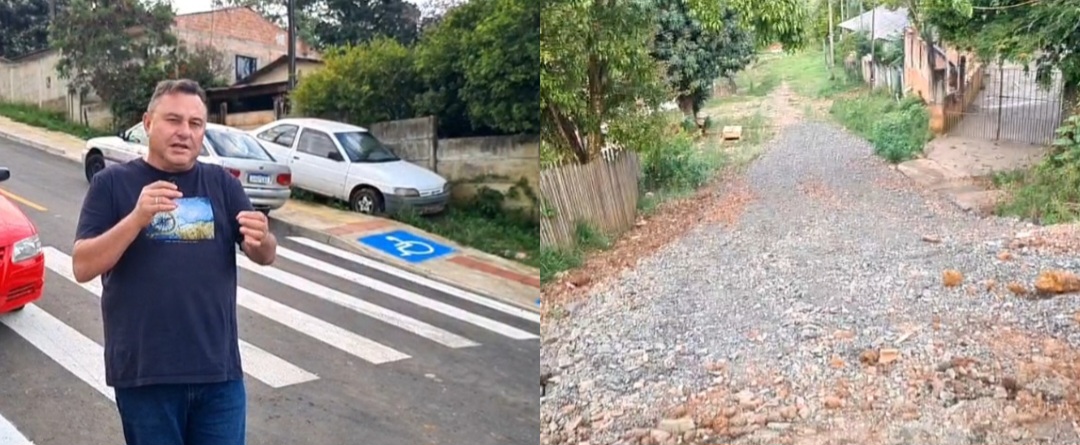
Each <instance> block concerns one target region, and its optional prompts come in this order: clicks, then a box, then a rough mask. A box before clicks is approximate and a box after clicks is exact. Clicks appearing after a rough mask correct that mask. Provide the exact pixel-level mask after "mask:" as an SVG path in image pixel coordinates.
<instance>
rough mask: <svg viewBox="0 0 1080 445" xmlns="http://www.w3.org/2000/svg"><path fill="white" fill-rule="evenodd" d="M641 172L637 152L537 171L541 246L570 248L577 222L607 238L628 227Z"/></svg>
mask: <svg viewBox="0 0 1080 445" xmlns="http://www.w3.org/2000/svg"><path fill="white" fill-rule="evenodd" d="M640 174H641V165H640V163H639V160H638V156H637V153H634V152H631V151H628V150H619V151H618V152H616V153H611V154H608V155H606V156H603V157H600V158H598V159H596V160H594V161H593V162H590V163H588V164H585V165H580V164H574V165H565V166H560V167H555V168H550V169H546V170H544V171H542V172H540V194H541V197H542V198H543V200H542V203H541V218H540V245H541V246H543V247H551V248H566V247H570V246H573V245H574V243H575V240H576V236H575V234H576V232H577V224H578V223H579V222H588V223H591V224H592V225H593V226H594V227H596V228H598V229H600V230H602V231H603V232H604V233H608V234H618V233H622V232H623V231H625V230H627V229H629V228H630V227H631V226H633V225H634V223H635V222H636V218H637V205H638V176H639V175H640Z"/></svg>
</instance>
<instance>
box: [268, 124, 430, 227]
mask: <svg viewBox="0 0 1080 445" xmlns="http://www.w3.org/2000/svg"><path fill="white" fill-rule="evenodd" d="M251 134H252V135H254V136H255V137H256V138H258V139H260V140H261V141H263V143H264V145H265V146H266V148H267V149H268V150H270V153H271V154H272V155H274V157H275V158H277V159H278V160H279V161H283V162H286V163H288V165H289V168H290V169H292V172H293V186H295V187H297V188H300V189H303V190H307V191H309V192H311V193H315V194H318V195H322V196H328V197H332V198H337V199H340V200H342V201H347V202H348V203H349V207H350V208H351V209H352V210H353V211H356V212H360V213H367V214H378V213H395V212H397V211H398V210H401V209H406V208H408V209H413V210H415V211H417V212H418V213H420V214H430V213H438V212H441V211H443V210H445V209H446V205H447V203H448V202H449V200H450V183H449V182H448V181H447V180H446V179H445V178H443V177H442V176H439V175H438V174H436V173H435V172H433V171H431V170H428V169H426V168H423V167H421V166H419V165H416V164H413V163H411V162H408V161H405V160H403V159H401V158H399V157H398V156H397V155H395V154H394V152H393V151H391V150H390V149H389V148H387V147H386V146H385V145H383V143H382V142H380V141H379V139H378V138H376V137H375V136H374V135H372V134H371V133H370V132H369V131H368V130H367V129H365V128H363V127H357V126H354V125H349V124H345V123H340V122H334V121H328V120H323V119H314V118H285V119H279V120H276V121H274V122H271V123H269V124H266V125H263V126H261V127H259V128H256V129H254V130H251Z"/></svg>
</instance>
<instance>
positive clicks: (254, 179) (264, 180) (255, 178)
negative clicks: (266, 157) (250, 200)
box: [248, 173, 270, 184]
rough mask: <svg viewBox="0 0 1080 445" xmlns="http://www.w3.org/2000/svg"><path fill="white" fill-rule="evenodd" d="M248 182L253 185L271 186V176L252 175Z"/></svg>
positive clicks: (249, 176)
mask: <svg viewBox="0 0 1080 445" xmlns="http://www.w3.org/2000/svg"><path fill="white" fill-rule="evenodd" d="M248 182H250V183H252V184H269V183H270V176H268V175H260V174H254V173H252V174H250V175H248Z"/></svg>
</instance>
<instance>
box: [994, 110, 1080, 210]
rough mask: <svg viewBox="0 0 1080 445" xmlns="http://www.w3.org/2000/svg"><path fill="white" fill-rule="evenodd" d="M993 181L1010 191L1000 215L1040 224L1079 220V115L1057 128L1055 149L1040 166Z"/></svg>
mask: <svg viewBox="0 0 1080 445" xmlns="http://www.w3.org/2000/svg"><path fill="white" fill-rule="evenodd" d="M994 183H995V184H996V185H998V186H999V187H1001V188H1003V189H1005V190H1006V191H1007V192H1008V198H1007V199H1006V200H1005V202H1003V203H1002V204H1001V205H999V206H998V208H997V214H998V215H1001V216H1016V217H1020V218H1024V219H1028V220H1031V221H1034V222H1036V223H1038V224H1060V223H1068V222H1075V221H1077V220H1080V115H1073V116H1070V117H1068V118H1067V119H1065V122H1064V123H1063V124H1062V125H1061V126H1060V127H1058V129H1057V139H1056V140H1054V143H1053V149H1052V150H1051V152H1050V154H1049V155H1048V156H1047V157H1046V158H1045V159H1044V160H1043V161H1042V162H1041V163H1040V164H1039V165H1038V166H1036V167H1035V168H1032V169H1031V170H1028V171H1023V170H1019V171H1012V172H1006V173H1002V174H1000V175H995V176H994Z"/></svg>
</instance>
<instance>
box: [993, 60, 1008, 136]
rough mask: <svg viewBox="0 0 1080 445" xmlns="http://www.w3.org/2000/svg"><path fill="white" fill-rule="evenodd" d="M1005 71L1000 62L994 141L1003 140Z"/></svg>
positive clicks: (999, 61)
mask: <svg viewBox="0 0 1080 445" xmlns="http://www.w3.org/2000/svg"><path fill="white" fill-rule="evenodd" d="M1004 76H1005V70H1004V68H1002V66H1001V60H998V109H997V129H995V130H994V140H995V141H999V140H1001V111H1002V110H1003V109H1004V108H1005V103H1004V102H1005V79H1004Z"/></svg>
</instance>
